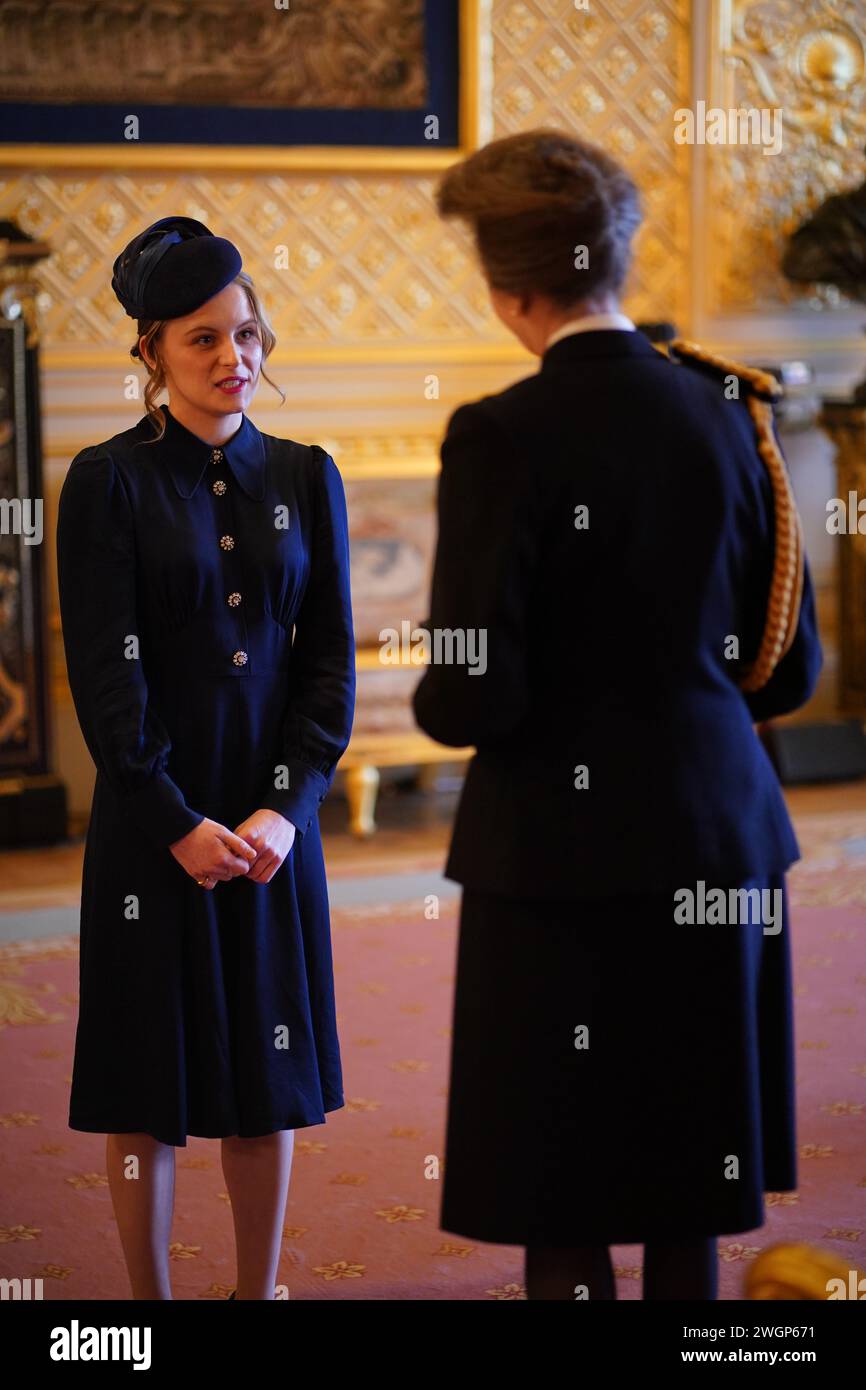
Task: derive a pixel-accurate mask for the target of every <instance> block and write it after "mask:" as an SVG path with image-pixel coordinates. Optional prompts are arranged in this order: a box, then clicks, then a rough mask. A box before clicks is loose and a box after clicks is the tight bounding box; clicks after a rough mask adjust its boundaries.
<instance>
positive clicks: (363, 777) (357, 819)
mask: <svg viewBox="0 0 866 1390" xmlns="http://www.w3.org/2000/svg"><path fill="white" fill-rule="evenodd" d="M345 777H346V796H347V797H348V801H349V829H350V830H351V832H352V834H353V835H362V836H366V835H372V834H373V832H374V831H375V829H376V820H375V810H376V797H377V795H378V792H379V769H378V768H377V767H373V766H372V765H371V764H369V763H363V764H357V765H356V766H355V767H350V768H347V769H346V774H345Z"/></svg>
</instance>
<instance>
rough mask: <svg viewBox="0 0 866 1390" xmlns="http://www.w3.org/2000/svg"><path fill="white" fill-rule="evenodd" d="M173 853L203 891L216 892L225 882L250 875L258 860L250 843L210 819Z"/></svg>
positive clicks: (177, 841) (176, 843)
mask: <svg viewBox="0 0 866 1390" xmlns="http://www.w3.org/2000/svg"><path fill="white" fill-rule="evenodd" d="M169 849H170V850H171V852H172V854H173V855H174V857H175V859H176V860H177V862H178V863H179V864H180V865H181V867H182V868H184V869H186V871H187V873H188V874H189V875H190V876H191V877H192V878H194V879H195V880H196V882H198V881H199V880H203V881H202V883H201V887H202V888H214V887H216V884H217V883H218V882H219V881H220V880H221V879H222V880H226V879H230V878H235V877H236V876H237V875H238V874H247V873H248V872H249V869H250V865H251V864H253V863H254V862H255V859H256V851H255V850H254V849H253V848H252V847H251V846H250V845H249V844H247V842H246V840H244V839H242V838H241V836H240V835H237V834H235V832H234V831H233V830H229V828H228V826H226V825H220V823H219V821H217V820H208V818H207V816H205V818H204V820H203V821H201V822H200V824H198V825H197V826H196V828H195V830H191V831H190V832H189V834H188V835H184V836H183V838H182V839H180V840H175V842H174V844H173V845H169Z"/></svg>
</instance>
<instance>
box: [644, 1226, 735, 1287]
mask: <svg viewBox="0 0 866 1390" xmlns="http://www.w3.org/2000/svg"><path fill="white" fill-rule="evenodd" d="M718 1291H719V1256H718V1251H717V1249H716V1237H715V1236H706V1237H704V1238H703V1239H697V1240H682V1241H656V1240H654V1241H651V1242H650V1243H649V1244H648V1245H645V1246H644V1251H643V1296H644V1298H645V1299H647V1298H650V1299H658V1298H672V1299H680V1298H682V1299H708V1300H713V1299H715V1298H717V1297H718Z"/></svg>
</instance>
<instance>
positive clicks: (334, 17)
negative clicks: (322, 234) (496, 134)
mask: <svg viewBox="0 0 866 1390" xmlns="http://www.w3.org/2000/svg"><path fill="white" fill-rule="evenodd" d="M488 4H489V0H365V3H363V4H358V3H357V0H328V3H327V4H323V3H321V0H244V3H241V4H239V3H238V0H160V3H159V4H157V5H152V6H149V5H136V4H130V3H129V0H41V3H39V4H34V5H32V6H28V5H22V4H21V3H20V0H0V162H3V163H7V164H31V165H34V164H45V165H47V164H54V165H56V164H61V165H65V166H77V165H78V166H100V165H102V166H105V165H117V164H118V163H123V164H124V165H128V166H130V167H152V166H157V165H158V166H162V167H166V166H168V167H174V168H179V167H180V168H196V169H200V168H202V167H207V166H208V163H209V162H211V163H212V164H213V165H214V166H218V167H219V168H221V169H225V168H257V167H258V168H263V167H270V168H303V167H316V168H322V167H355V168H375V167H387V168H389V169H393V168H400V167H403V168H419V167H422V168H423V167H425V166H427V165H429V164H430V163H431V162H432V164H433V165H434V167H435V165H436V163H437V162H439V161H441V160H443V159H445V160H446V162H450V160H452V159H453V158H454V157H455V155H457V154H459V153H460V152H462V151H468V150H470V149H474V148H476V147H477V144H478V143H479V137H480V135H481V132H480V130H479V115H478V113H479V110H480V106H479V87H480V85H481V77H480V64H479V55H480V53H481V51H482V49H483V48H484V47H485V45H484V43H483V32H484V29H483V26H485V24H486V20H487V19H488V18H489V16H488Z"/></svg>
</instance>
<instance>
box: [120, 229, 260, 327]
mask: <svg viewBox="0 0 866 1390" xmlns="http://www.w3.org/2000/svg"><path fill="white" fill-rule="evenodd" d="M242 264H243V262H242V261H241V254H240V252H239V251H238V249H237V247H236V246H235V245H233V243H232V242H230V241H226V239H225V238H224V237H220V236H214V234H213V232H211V231H209V230H208V228H207V227H206V226H205V225H204V223H203V222H196V220H195V218H194V217H162V218H160V220H159V221H158V222H154V223H153V225H152V226H150V227H148V228H147V229H146V230H145V231H143V232H141V234H140V235H139V236H137V237H135V238H134V239H133V240H132V241H131V242H130V243H129V245H128V246H126V247H124V249H123V250H122V251H121V253H120V255H119V256H118V258H117V260H116V261H115V262H114V274H113V275H112V277H111V288H112V289H113V290H114V293H115V294H116V295H117V297H118V299H119V300H120V302H121V304H122V305H123V307H124V309H125V310H126V312H127V313H128V314H129V316H130V318H134V319H176V318H181V317H182V316H183V315H184V314H191V313H192V312H193V310H194V309H197V308H198V307H199V305H200V304H206V303H207V301H208V300H209V299H212V298H213V296H214V295H215V294H219V292H220V290H222V289H225V287H226V285H228V284H230V283H231V281H232V280H233V279H234V278H235V276H236V275H237V273H238V271H239V270H240V269H241V266H242Z"/></svg>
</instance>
